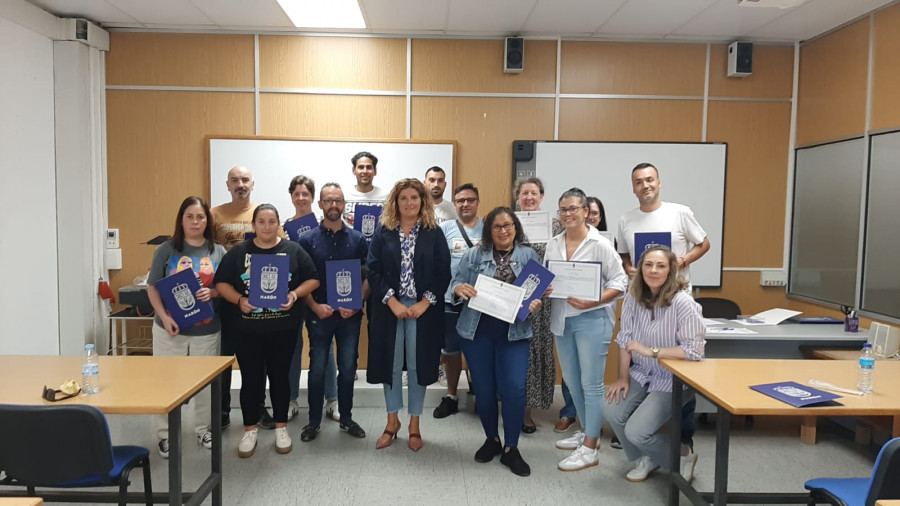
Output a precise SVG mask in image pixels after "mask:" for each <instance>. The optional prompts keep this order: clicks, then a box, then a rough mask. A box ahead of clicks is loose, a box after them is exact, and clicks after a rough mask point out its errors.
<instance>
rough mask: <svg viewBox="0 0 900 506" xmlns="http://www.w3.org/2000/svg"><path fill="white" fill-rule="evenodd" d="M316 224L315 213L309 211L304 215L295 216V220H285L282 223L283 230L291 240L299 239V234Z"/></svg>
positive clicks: (317, 221) (317, 222)
mask: <svg viewBox="0 0 900 506" xmlns="http://www.w3.org/2000/svg"><path fill="white" fill-rule="evenodd" d="M318 224H319V220H317V219H316V215H315V213H309V214H307V215H306V216H301V217H299V218H297V219H296V220H291V221H288V222H286V223H285V224H284V231H285V233H287V235H288V237H290V239H291V240H292V241H294V242H297V241H299V240H300V236H301V235H303V234H305V233H307V232H309V231H310V230H312V229H313V228H315V227H316V226H317V225H318Z"/></svg>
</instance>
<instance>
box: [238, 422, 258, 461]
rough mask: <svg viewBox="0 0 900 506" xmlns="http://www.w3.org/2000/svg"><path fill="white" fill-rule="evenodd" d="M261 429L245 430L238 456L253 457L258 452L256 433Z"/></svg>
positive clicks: (239, 445)
mask: <svg viewBox="0 0 900 506" xmlns="http://www.w3.org/2000/svg"><path fill="white" fill-rule="evenodd" d="M258 432H259V429H255V428H254V429H253V430H245V431H244V435H243V436H242V437H241V442H240V443H239V444H238V457H240V458H242V459H246V458H248V457H252V456H253V454H254V453H255V452H256V435H257V433H258Z"/></svg>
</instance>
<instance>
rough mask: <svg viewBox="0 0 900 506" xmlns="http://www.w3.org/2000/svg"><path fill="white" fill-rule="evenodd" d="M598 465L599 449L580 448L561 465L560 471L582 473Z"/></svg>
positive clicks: (561, 462) (562, 461)
mask: <svg viewBox="0 0 900 506" xmlns="http://www.w3.org/2000/svg"><path fill="white" fill-rule="evenodd" d="M596 465H597V449H596V448H588V447H587V446H584V445H582V446H580V447H578V449H576V450H575V451H573V452H572V455H569V456H568V457H566V458H565V459H563V460H561V461H560V463H559V470H560V471H581V470H582V469H586V468H588V467H592V466H596Z"/></svg>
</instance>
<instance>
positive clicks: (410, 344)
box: [384, 297, 425, 416]
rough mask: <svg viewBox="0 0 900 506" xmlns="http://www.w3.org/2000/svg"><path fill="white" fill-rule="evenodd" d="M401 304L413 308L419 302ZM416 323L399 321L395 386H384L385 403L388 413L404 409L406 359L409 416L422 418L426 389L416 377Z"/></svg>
mask: <svg viewBox="0 0 900 506" xmlns="http://www.w3.org/2000/svg"><path fill="white" fill-rule="evenodd" d="M400 302H401V303H402V304H403V305H404V306H406V307H411V306H412V305H413V304H415V303H416V302H417V301H416V300H413V299H409V298H406V297H404V298H402V299H400ZM416 322H417V320H416V319H414V318H404V319H402V320H397V335H396V338H395V339H396V340H395V341H394V364H393V371H392V383H393V385H388V384H387V383H385V384H384V403H385V405H387V412H388V413H397V412H399V411H400V410H401V409H403V362H404V360H403V359H404V352H405V357H406V372H407V376H408V377H409V381H408V382H407V388H408V390H409V394H408V395H409V415H410V416H422V410H423V409H424V407H425V387H424V386H423V385H420V384H419V380H418V376H417V375H416Z"/></svg>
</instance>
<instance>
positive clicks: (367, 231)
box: [362, 214, 375, 237]
mask: <svg viewBox="0 0 900 506" xmlns="http://www.w3.org/2000/svg"><path fill="white" fill-rule="evenodd" d="M362 233H363V235H364V236H366V237H368V236H370V235H372V234H374V233H375V215H374V214H367V215H365V216H363V217H362Z"/></svg>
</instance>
